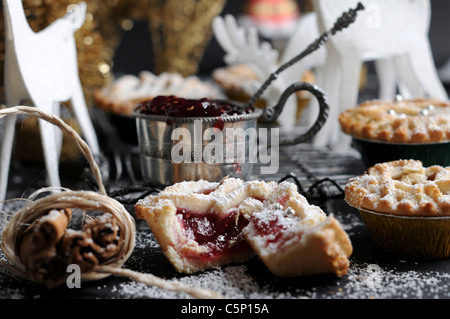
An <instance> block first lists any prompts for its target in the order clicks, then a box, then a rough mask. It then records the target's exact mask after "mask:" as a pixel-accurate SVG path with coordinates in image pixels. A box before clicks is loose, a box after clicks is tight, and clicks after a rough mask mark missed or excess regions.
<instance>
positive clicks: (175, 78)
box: [94, 71, 224, 115]
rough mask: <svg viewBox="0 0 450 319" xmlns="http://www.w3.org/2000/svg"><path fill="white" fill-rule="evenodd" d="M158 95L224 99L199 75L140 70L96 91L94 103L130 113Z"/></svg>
mask: <svg viewBox="0 0 450 319" xmlns="http://www.w3.org/2000/svg"><path fill="white" fill-rule="evenodd" d="M158 95H177V96H180V97H184V98H192V99H196V98H203V97H208V98H212V99H219V98H223V97H224V96H223V94H222V93H221V92H220V90H219V89H218V88H217V87H216V86H215V85H212V84H211V83H209V82H206V81H203V80H201V79H200V78H198V77H197V76H194V75H192V76H189V77H186V78H184V77H182V76H181V75H180V74H178V73H169V72H163V73H161V74H160V75H155V74H153V73H151V72H149V71H141V72H140V73H139V75H138V76H135V75H132V74H127V75H123V76H122V77H120V78H118V79H116V80H115V81H114V82H112V83H110V84H109V85H107V86H105V87H103V88H100V89H98V90H97V91H96V92H95V93H94V102H95V104H96V105H97V106H98V107H100V108H102V109H104V110H106V111H108V112H111V113H114V114H120V115H131V114H132V113H133V111H134V109H135V108H136V106H137V105H138V104H139V103H140V102H144V101H148V100H151V99H153V98H154V97H156V96H158Z"/></svg>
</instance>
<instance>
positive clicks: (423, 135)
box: [339, 98, 450, 143]
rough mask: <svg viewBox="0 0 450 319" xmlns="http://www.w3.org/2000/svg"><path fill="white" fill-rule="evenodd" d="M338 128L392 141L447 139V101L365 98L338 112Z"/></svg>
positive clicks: (449, 114)
mask: <svg viewBox="0 0 450 319" xmlns="http://www.w3.org/2000/svg"><path fill="white" fill-rule="evenodd" d="M339 122H340V125H341V129H342V131H344V132H345V133H347V134H349V135H351V136H353V137H355V138H362V139H369V140H376V141H383V142H392V143H436V142H443V141H449V140H450V103H448V102H444V101H440V100H437V99H431V98H430V99H409V100H408V99H405V100H398V101H379V100H373V101H367V102H364V103H362V104H360V105H359V106H357V107H356V108H353V109H349V110H346V111H345V112H343V113H342V114H341V115H340V116H339Z"/></svg>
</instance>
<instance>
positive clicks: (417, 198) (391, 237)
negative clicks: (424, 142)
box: [345, 160, 450, 258]
mask: <svg viewBox="0 0 450 319" xmlns="http://www.w3.org/2000/svg"><path fill="white" fill-rule="evenodd" d="M345 200H346V202H347V203H348V204H349V205H350V206H352V207H355V208H357V209H358V210H359V212H360V213H361V216H362V218H363V220H364V222H365V224H366V226H367V228H368V230H369V232H370V234H371V236H372V238H373V240H374V242H375V243H376V244H377V246H379V247H380V248H381V249H383V250H384V251H386V252H389V253H393V254H398V255H405V256H410V257H415V258H445V257H449V256H450V236H448V234H449V233H450V167H441V166H437V165H434V166H430V167H424V166H423V164H422V162H420V161H417V160H398V161H392V162H385V163H379V164H376V165H374V166H373V167H370V168H369V169H368V170H367V171H366V173H365V174H363V175H361V176H357V177H354V178H351V179H350V180H349V181H348V182H347V185H346V187H345Z"/></svg>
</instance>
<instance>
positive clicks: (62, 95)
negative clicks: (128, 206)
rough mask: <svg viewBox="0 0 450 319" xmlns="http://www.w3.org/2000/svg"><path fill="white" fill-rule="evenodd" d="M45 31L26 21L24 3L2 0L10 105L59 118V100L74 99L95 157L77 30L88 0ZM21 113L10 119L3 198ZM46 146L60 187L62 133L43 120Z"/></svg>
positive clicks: (0, 177) (0, 167) (1, 177)
mask: <svg viewBox="0 0 450 319" xmlns="http://www.w3.org/2000/svg"><path fill="white" fill-rule="evenodd" d="M68 9H70V10H68V13H67V14H66V16H64V17H63V18H60V19H57V20H56V21H54V22H53V23H52V24H51V25H49V26H48V27H47V28H45V29H44V30H42V31H40V32H34V31H33V30H32V29H31V28H30V26H29V24H28V21H27V19H26V16H25V13H24V9H23V6H22V1H20V0H3V11H4V15H5V32H6V34H5V45H6V57H5V94H6V104H7V106H8V107H12V106H17V105H20V104H21V102H22V101H23V100H29V101H31V102H32V103H33V105H34V106H35V107H38V108H40V109H42V110H43V111H46V112H48V113H52V114H54V115H56V116H58V115H59V113H60V103H61V102H65V101H70V102H71V105H72V109H73V111H74V114H75V116H76V117H77V120H78V123H79V125H80V127H81V130H82V132H83V135H84V137H85V139H86V141H87V143H88V145H89V146H90V148H91V150H92V152H93V154H94V155H98V154H99V146H98V141H97V137H96V134H95V130H94V127H93V125H92V122H91V119H90V116H89V112H88V109H87V106H86V102H85V98H84V95H83V91H82V87H81V84H80V78H79V75H78V63H77V50H76V43H75V38H74V32H75V31H76V30H77V29H79V28H80V27H81V26H82V25H83V23H84V19H85V14H86V4H85V3H84V2H82V3H79V4H78V5H73V6H72V7H71V8H68ZM15 123H16V117H15V116H11V117H8V118H7V119H6V120H5V123H4V130H3V136H2V145H1V161H0V201H2V200H4V198H5V196H6V190H7V184H8V173H9V167H10V162H11V151H12V146H13V141H14V131H15ZM39 128H40V133H41V137H42V147H43V154H44V159H45V165H46V169H47V176H48V181H49V183H50V185H51V186H55V187H58V186H60V179H59V171H58V167H59V153H60V150H61V143H62V137H61V135H60V134H61V132H60V131H59V130H56V129H55V128H54V127H52V126H51V125H48V124H46V123H45V121H42V120H39Z"/></svg>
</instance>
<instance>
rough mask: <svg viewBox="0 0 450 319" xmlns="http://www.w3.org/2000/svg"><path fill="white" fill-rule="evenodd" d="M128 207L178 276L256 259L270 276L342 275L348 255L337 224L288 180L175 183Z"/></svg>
mask: <svg viewBox="0 0 450 319" xmlns="http://www.w3.org/2000/svg"><path fill="white" fill-rule="evenodd" d="M135 208H136V214H137V217H138V218H142V219H145V220H146V221H147V222H148V224H149V226H150V228H151V230H152V232H153V234H154V235H155V237H156V239H157V241H158V242H159V244H160V246H161V248H162V250H163V252H164V254H165V255H166V256H167V258H168V259H169V261H170V262H171V263H172V265H173V266H174V268H175V269H176V270H177V271H178V272H184V273H193V272H197V271H202V270H205V269H209V268H217V267H220V266H222V265H226V264H229V263H235V262H244V261H246V260H248V259H250V258H251V257H253V256H254V255H255V253H256V254H257V255H258V256H259V257H261V259H262V260H263V262H264V263H265V264H266V265H267V266H268V268H269V269H270V270H271V271H272V273H274V274H275V275H277V276H299V275H308V274H313V273H324V272H331V273H336V274H338V275H342V274H345V273H346V271H347V268H348V264H349V261H348V257H349V256H350V254H351V252H352V246H351V243H350V240H349V238H348V236H347V234H346V233H345V232H344V231H343V230H342V228H341V227H340V225H339V224H338V222H337V221H336V220H335V219H334V218H333V217H327V216H326V215H325V213H324V212H323V211H322V210H321V209H320V208H319V207H317V206H314V205H310V204H309V203H308V202H307V200H306V198H305V197H303V196H302V195H300V194H299V193H298V192H297V189H296V186H295V185H294V184H292V183H289V182H282V183H275V182H264V181H248V182H244V181H242V180H240V179H236V178H224V179H223V180H222V181H221V182H219V183H211V182H208V181H204V180H200V181H189V182H181V183H177V184H175V185H173V186H169V187H167V188H165V189H164V190H163V191H161V192H160V193H159V194H157V195H150V196H148V197H146V198H145V199H142V200H140V201H139V202H138V203H137V204H136V206H135Z"/></svg>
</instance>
